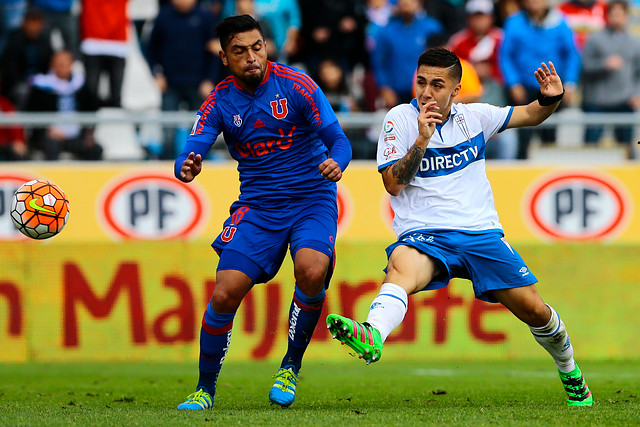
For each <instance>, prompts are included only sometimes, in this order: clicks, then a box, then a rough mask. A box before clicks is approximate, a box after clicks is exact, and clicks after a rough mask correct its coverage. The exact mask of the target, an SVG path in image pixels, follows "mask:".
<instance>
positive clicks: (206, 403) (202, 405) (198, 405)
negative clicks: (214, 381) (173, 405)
mask: <svg viewBox="0 0 640 427" xmlns="http://www.w3.org/2000/svg"><path fill="white" fill-rule="evenodd" d="M212 406H213V396H211V395H210V394H209V393H207V392H206V391H204V390H202V389H200V390H198V391H196V392H195V393H191V394H190V395H189V396H187V400H185V401H184V402H183V403H181V404H179V405H178V409H196V410H198V409H209V408H211V407H212Z"/></svg>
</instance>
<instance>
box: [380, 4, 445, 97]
mask: <svg viewBox="0 0 640 427" xmlns="http://www.w3.org/2000/svg"><path fill="white" fill-rule="evenodd" d="M442 31H443V28H442V25H441V24H440V23H439V22H438V21H437V20H435V19H434V18H431V17H430V16H427V15H426V14H425V12H424V10H423V9H422V2H421V1H420V0H398V6H397V12H396V14H395V15H394V16H392V17H391V19H390V20H389V23H388V24H387V25H386V26H385V27H383V28H380V29H379V30H378V31H376V32H375V35H374V40H373V41H374V43H375V48H374V50H373V52H372V54H371V66H372V68H373V71H374V74H375V78H376V83H377V85H378V87H379V89H380V95H381V97H382V99H383V103H384V106H385V108H392V107H394V106H396V105H398V104H400V103H408V102H410V101H411V99H413V96H412V91H413V83H412V82H413V79H412V76H413V74H414V72H415V68H416V67H415V64H416V61H417V60H418V59H417V58H418V57H419V56H420V55H421V54H422V52H424V50H425V49H426V48H427V47H429V46H430V41H429V39H430V38H431V37H433V36H437V35H438V34H441V33H442Z"/></svg>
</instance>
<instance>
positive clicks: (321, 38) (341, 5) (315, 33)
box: [300, 0, 367, 74]
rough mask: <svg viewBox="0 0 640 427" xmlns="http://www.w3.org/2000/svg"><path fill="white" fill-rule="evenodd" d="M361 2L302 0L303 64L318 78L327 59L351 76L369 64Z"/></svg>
mask: <svg viewBox="0 0 640 427" xmlns="http://www.w3.org/2000/svg"><path fill="white" fill-rule="evenodd" d="M361 6H362V4H361V1H360V0H300V9H301V11H302V30H301V38H302V44H303V46H304V52H305V53H306V55H304V58H303V60H304V63H305V65H306V67H307V69H308V70H309V71H310V72H311V73H313V74H315V73H316V72H317V71H318V65H319V64H320V62H321V61H322V60H324V59H326V58H332V59H334V60H335V61H336V62H337V63H338V64H339V65H340V66H341V67H342V69H343V70H344V72H345V73H346V74H350V73H351V72H352V70H353V67H354V66H355V65H356V64H363V63H364V62H365V61H366V56H365V55H366V51H365V50H364V43H365V41H364V37H365V27H366V24H367V18H366V16H365V9H364V8H363V7H361Z"/></svg>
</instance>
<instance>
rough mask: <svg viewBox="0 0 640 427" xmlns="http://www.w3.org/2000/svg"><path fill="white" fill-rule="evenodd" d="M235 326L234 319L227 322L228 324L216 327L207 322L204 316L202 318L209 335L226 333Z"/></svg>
mask: <svg viewBox="0 0 640 427" xmlns="http://www.w3.org/2000/svg"><path fill="white" fill-rule="evenodd" d="M232 327H233V321H231V322H229V323H227V324H226V325H224V326H222V327H220V328H214V327H213V326H210V325H208V324H207V322H205V320H204V317H203V318H202V329H203V330H204V331H205V332H206V333H208V334H209V335H224V334H226V333H227V332H229V331H230V330H231V328H232Z"/></svg>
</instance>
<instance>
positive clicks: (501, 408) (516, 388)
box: [0, 356, 640, 426]
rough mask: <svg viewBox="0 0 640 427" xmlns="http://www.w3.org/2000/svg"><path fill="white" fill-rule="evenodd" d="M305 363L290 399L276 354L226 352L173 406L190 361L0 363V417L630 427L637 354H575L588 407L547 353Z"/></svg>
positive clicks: (59, 421) (190, 376)
mask: <svg viewBox="0 0 640 427" xmlns="http://www.w3.org/2000/svg"><path fill="white" fill-rule="evenodd" d="M345 358H347V360H346V361H345V362H344V363H335V362H332V363H320V362H307V363H306V364H305V366H304V369H303V371H302V372H301V381H300V383H299V384H298V397H297V399H296V401H295V403H294V404H293V406H291V407H290V408H289V409H281V408H279V407H275V406H270V405H269V403H268V399H267V394H268V391H269V387H270V386H271V382H272V378H271V376H272V375H273V374H274V373H275V371H276V369H277V366H276V365H275V364H274V363H240V362H233V361H229V362H227V363H226V364H225V367H224V370H223V371H222V374H221V376H220V381H219V387H218V395H217V396H216V403H215V406H214V409H213V410H207V411H193V412H185V411H178V410H176V409H175V406H176V405H177V404H178V403H180V402H181V401H182V400H184V398H185V397H186V395H187V394H188V393H190V392H191V391H192V388H193V386H194V381H195V376H196V367H195V364H152V363H127V364H123V363H110V364H104V363H101V364H97V363H96V364H24V365H19V364H18V365H10V364H9V365H2V366H0V425H11V426H13V425H202V424H208V425H233V424H235V425H299V426H305V425H327V426H328V425H338V424H340V425H342V426H347V425H358V426H368V425H460V426H463V425H478V424H480V425H537V426H548V425H563V426H564V425H575V426H582V425H637V424H638V423H640V397H639V396H640V361H632V362H629V361H615V362H583V363H581V368H582V370H583V371H584V373H585V377H586V378H587V380H588V382H589V385H590V387H591V390H592V392H593V394H594V400H595V403H594V406H593V407H592V408H568V407H567V406H566V404H565V396H564V392H563V390H562V387H561V385H560V380H559V379H558V377H557V374H556V373H555V366H554V365H553V363H552V362H550V361H549V362H544V361H534V362H521V361H517V362H515V361H504V362H503V361H501V362H467V361H465V362H436V363H430V362H424V363H417V362H406V363H401V362H385V361H384V359H383V360H382V361H381V362H379V363H375V364H372V365H369V366H365V365H364V363H362V361H360V360H349V359H348V357H347V356H345Z"/></svg>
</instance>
